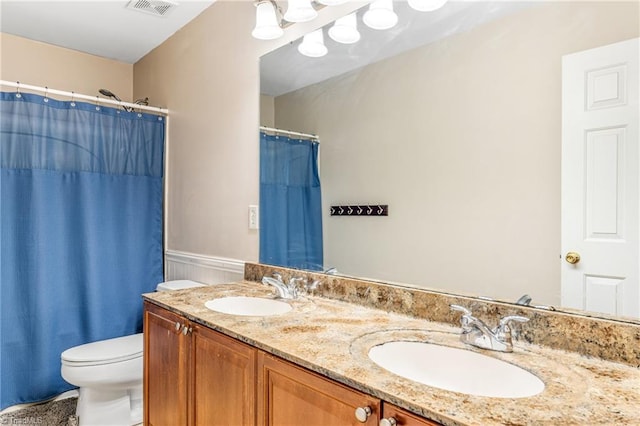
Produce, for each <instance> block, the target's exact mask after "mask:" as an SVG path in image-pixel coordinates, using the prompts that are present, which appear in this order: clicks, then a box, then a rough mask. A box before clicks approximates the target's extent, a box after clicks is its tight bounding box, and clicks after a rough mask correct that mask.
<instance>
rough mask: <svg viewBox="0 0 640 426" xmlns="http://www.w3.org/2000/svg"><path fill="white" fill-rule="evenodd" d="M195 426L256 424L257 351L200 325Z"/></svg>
mask: <svg viewBox="0 0 640 426" xmlns="http://www.w3.org/2000/svg"><path fill="white" fill-rule="evenodd" d="M192 345H193V346H192V353H193V360H192V365H193V366H194V374H193V380H194V386H193V395H194V411H195V415H194V418H195V422H194V423H195V424H196V425H199V426H216V425H218V426H229V425H242V426H251V425H255V424H256V413H255V405H256V387H255V373H256V352H257V350H256V349H254V348H252V347H250V346H247V345H245V344H243V343H240V342H238V341H235V340H233V339H231V338H229V337H226V336H223V335H221V334H220V333H217V332H215V331H212V330H210V329H208V328H206V327H202V326H200V325H194V330H193V340H192Z"/></svg>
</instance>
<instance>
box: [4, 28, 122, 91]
mask: <svg viewBox="0 0 640 426" xmlns="http://www.w3.org/2000/svg"><path fill="white" fill-rule="evenodd" d="M0 79H2V80H8V81H20V82H21V83H24V84H30V85H34V86H43V87H50V88H52V89H58V90H65V91H69V92H76V93H82V94H85V95H98V89H101V88H104V89H109V90H111V91H112V92H113V93H115V94H117V95H118V96H119V97H120V98H121V99H123V100H125V101H131V99H132V95H133V65H131V64H125V63H123V62H118V61H114V60H111V59H105V58H101V57H98V56H94V55H89V54H86V53H81V52H77V51H75V50H70V49H66V48H63V47H58V46H54V45H51V44H46V43H41V42H39V41H33V40H28V39H26V38H22V37H17V36H14V35H11V34H6V33H0ZM3 90H7V88H4V89H3Z"/></svg>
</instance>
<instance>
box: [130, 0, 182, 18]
mask: <svg viewBox="0 0 640 426" xmlns="http://www.w3.org/2000/svg"><path fill="white" fill-rule="evenodd" d="M177 5H178V3H177V2H175V1H171V0H131V1H130V2H129V4H128V5H127V9H132V10H138V11H140V12H144V13H148V14H150V15H155V16H166V15H167V14H168V13H169V12H170V11H172V10H173V9H174V8H175V7H176V6H177Z"/></svg>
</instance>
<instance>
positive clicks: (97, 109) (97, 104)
mask: <svg viewBox="0 0 640 426" xmlns="http://www.w3.org/2000/svg"><path fill="white" fill-rule="evenodd" d="M96 111H100V96H98V95H96Z"/></svg>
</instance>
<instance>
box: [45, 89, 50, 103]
mask: <svg viewBox="0 0 640 426" xmlns="http://www.w3.org/2000/svg"><path fill="white" fill-rule="evenodd" d="M44 101H45V102H49V88H48V87H47V86H44Z"/></svg>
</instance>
